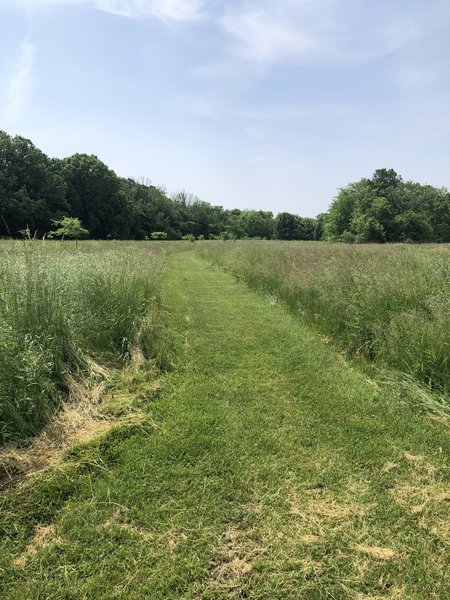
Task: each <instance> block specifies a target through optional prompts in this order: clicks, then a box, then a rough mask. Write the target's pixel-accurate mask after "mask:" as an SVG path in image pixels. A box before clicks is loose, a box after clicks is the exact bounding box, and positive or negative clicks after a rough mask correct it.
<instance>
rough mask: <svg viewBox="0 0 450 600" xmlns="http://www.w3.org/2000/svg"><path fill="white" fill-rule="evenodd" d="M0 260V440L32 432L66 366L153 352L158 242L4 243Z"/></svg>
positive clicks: (57, 392) (61, 386) (59, 388)
mask: <svg viewBox="0 0 450 600" xmlns="http://www.w3.org/2000/svg"><path fill="white" fill-rule="evenodd" d="M0 261H1V262H0V443H5V442H6V441H8V440H13V439H22V438H24V437H26V436H29V435H31V434H34V433H35V432H36V431H38V430H39V428H40V427H41V426H42V425H43V424H44V423H45V421H46V420H47V419H48V417H49V415H50V414H51V413H52V412H53V411H54V410H55V408H56V407H57V406H58V404H59V403H60V402H61V399H62V398H63V397H64V395H65V394H66V392H67V389H66V381H67V374H68V373H69V372H78V373H85V374H86V373H87V372H88V371H89V367H88V365H89V364H92V362H93V361H95V362H96V363H100V364H102V365H107V366H112V365H114V366H119V365H120V364H123V363H124V362H126V361H127V360H129V358H130V354H131V352H132V349H133V347H134V346H135V345H137V344H140V346H141V350H142V351H143V352H144V353H145V354H146V355H147V356H155V355H156V354H157V353H158V345H159V344H160V339H158V336H157V335H156V333H155V331H156V326H155V320H157V318H158V312H159V292H160V284H161V276H162V265H163V255H162V252H161V251H160V250H159V248H158V247H156V246H154V245H151V244H135V245H134V246H133V247H132V250H131V247H130V246H129V245H127V244H124V245H120V244H116V245H114V244H107V243H104V244H99V243H87V244H79V245H78V249H76V248H75V245H74V244H71V243H69V242H66V243H55V242H51V243H48V242H45V243H42V242H36V241H26V242H21V243H20V242H16V243H13V242H9V243H2V244H1V245H0ZM151 315H152V316H153V318H151Z"/></svg>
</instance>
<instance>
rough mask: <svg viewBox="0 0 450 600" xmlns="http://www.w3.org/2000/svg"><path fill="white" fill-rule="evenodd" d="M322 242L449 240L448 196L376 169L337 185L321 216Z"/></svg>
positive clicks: (444, 191)
mask: <svg viewBox="0 0 450 600" xmlns="http://www.w3.org/2000/svg"><path fill="white" fill-rule="evenodd" d="M324 236H325V239H327V240H333V241H343V242H352V241H355V242H450V194H449V192H448V190H446V189H436V188H434V187H432V186H431V185H420V184H419V183H413V182H411V181H408V182H404V181H403V180H402V178H401V177H400V176H399V175H397V173H396V172H395V171H394V170H393V169H389V170H387V169H379V170H378V171H375V173H374V176H373V178H372V179H361V181H359V182H357V183H351V184H350V185H348V186H347V187H346V188H344V189H342V190H341V191H340V192H339V194H338V196H337V198H336V199H335V200H334V202H333V204H332V205H331V208H330V211H329V213H328V214H327V215H326V217H325V219H324Z"/></svg>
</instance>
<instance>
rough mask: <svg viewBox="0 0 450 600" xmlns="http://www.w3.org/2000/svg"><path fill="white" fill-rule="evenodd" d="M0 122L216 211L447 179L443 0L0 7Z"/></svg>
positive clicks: (49, 149) (449, 142) (449, 66)
mask: <svg viewBox="0 0 450 600" xmlns="http://www.w3.org/2000/svg"><path fill="white" fill-rule="evenodd" d="M0 129H2V130H5V131H7V132H8V133H9V134H14V135H15V134H18V135H22V136H24V137H26V138H29V139H31V140H32V141H33V142H34V143H35V144H36V145H37V146H38V147H39V148H40V149H42V150H43V151H44V152H45V153H46V154H48V155H49V156H58V157H64V156H69V155H71V154H74V153H75V152H84V153H88V154H95V155H97V156H98V157H99V158H100V159H101V160H103V161H104V162H105V163H106V164H107V165H108V166H109V167H111V168H112V169H114V170H115V171H116V173H117V174H118V175H121V176H124V177H133V178H144V179H145V180H147V181H151V183H153V184H154V185H158V186H164V187H165V188H166V189H167V191H168V192H169V193H174V192H178V191H181V190H186V191H188V192H190V193H193V194H196V195H197V196H198V197H199V198H201V199H202V200H206V201H208V202H210V203H212V204H218V205H221V206H224V207H225V208H234V207H236V208H241V209H244V208H250V209H252V208H253V209H261V210H271V211H273V212H274V213H278V212H281V211H288V212H292V213H296V214H300V215H303V216H315V215H317V214H318V213H320V212H324V211H325V210H326V209H327V208H328V206H329V204H330V203H331V201H332V199H333V197H335V196H336V194H337V192H338V190H339V188H341V187H343V186H345V185H347V184H348V183H349V182H351V181H357V180H359V179H361V178H362V177H370V176H371V174H372V173H373V171H374V170H375V169H378V168H383V167H386V168H394V169H395V170H396V171H397V172H398V173H400V174H401V175H402V176H403V178H404V179H406V180H414V181H419V182H421V183H430V184H432V185H436V186H439V187H441V186H445V187H449V186H450V168H449V165H450V2H449V0H427V1H426V2H425V0H377V1H376V2H374V0H228V1H226V0H209V1H208V0H0Z"/></svg>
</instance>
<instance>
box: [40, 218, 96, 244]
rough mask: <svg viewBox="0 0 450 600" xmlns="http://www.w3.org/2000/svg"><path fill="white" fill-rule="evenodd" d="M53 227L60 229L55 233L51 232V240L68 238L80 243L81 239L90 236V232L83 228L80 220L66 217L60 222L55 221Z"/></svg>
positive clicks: (49, 235)
mask: <svg viewBox="0 0 450 600" xmlns="http://www.w3.org/2000/svg"><path fill="white" fill-rule="evenodd" d="M53 225H55V226H56V227H57V228H58V229H56V230H55V231H50V232H49V234H48V237H49V238H52V237H59V238H62V239H64V238H68V239H73V240H75V241H76V242H78V240H79V239H80V238H82V237H86V236H88V235H89V231H88V230H87V229H85V228H84V227H83V226H82V224H81V221H80V219H75V218H72V217H64V218H62V219H60V220H59V221H53Z"/></svg>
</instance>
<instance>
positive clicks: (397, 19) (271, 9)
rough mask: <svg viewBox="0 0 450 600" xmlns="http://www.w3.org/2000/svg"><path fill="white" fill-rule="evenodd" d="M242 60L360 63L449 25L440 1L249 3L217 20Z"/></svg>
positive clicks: (448, 9) (262, 0) (448, 15)
mask: <svg viewBox="0 0 450 600" xmlns="http://www.w3.org/2000/svg"><path fill="white" fill-rule="evenodd" d="M219 22H220V25H221V27H222V28H223V30H224V32H226V33H227V34H228V35H229V36H230V38H231V40H232V42H233V43H234V53H235V54H237V55H238V56H239V57H240V58H241V59H245V60H251V61H253V62H257V63H263V64H267V65H272V64H274V63H278V62H280V61H283V60H287V59H297V60H299V61H302V62H304V63H307V64H313V65H317V64H321V63H322V64H332V65H339V64H341V65H347V64H363V63H365V62H367V61H370V60H374V59H376V58H380V57H383V56H387V55H389V54H392V53H393V52H396V51H397V50H398V49H400V48H402V47H404V46H406V45H408V44H410V43H411V42H413V41H415V40H417V39H420V38H421V37H423V36H425V35H428V34H430V33H431V32H433V31H434V30H436V29H438V28H441V27H442V26H443V25H444V24H445V23H447V24H448V23H449V22H450V5H449V4H448V3H445V2H443V0H429V2H428V3H427V5H426V6H425V5H424V4H423V2H420V1H418V0H411V1H409V2H407V3H405V2H399V3H392V4H391V5H386V4H385V3H383V6H382V7H380V8H378V7H377V5H376V4H374V3H372V2H371V1H369V0H360V1H358V2H355V0H314V1H313V0H283V1H280V2H276V3H274V2H273V1H272V0H270V1H269V0H257V1H256V0H247V1H246V2H242V3H241V2H237V3H236V4H235V5H234V6H233V9H231V10H228V11H227V12H226V14H225V15H224V16H223V17H222V18H220V19H219Z"/></svg>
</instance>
